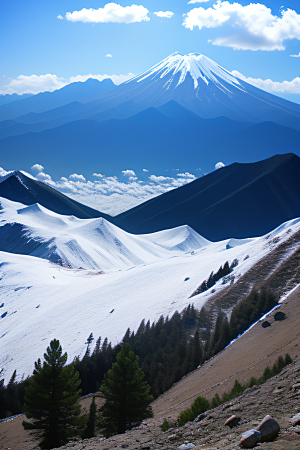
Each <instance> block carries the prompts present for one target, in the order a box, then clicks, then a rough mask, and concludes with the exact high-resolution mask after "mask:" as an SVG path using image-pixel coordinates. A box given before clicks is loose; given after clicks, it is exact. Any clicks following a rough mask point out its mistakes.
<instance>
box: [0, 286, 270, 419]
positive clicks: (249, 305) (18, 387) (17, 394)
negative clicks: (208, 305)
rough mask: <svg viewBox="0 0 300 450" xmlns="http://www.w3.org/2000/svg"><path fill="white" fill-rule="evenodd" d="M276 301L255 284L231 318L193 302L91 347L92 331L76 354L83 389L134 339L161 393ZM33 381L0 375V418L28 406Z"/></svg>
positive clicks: (93, 385)
mask: <svg viewBox="0 0 300 450" xmlns="http://www.w3.org/2000/svg"><path fill="white" fill-rule="evenodd" d="M276 304H277V297H276V296H275V295H274V294H273V293H272V292H271V291H269V290H265V289H261V290H260V291H257V290H255V289H253V290H252V291H251V292H250V294H249V295H248V296H247V297H246V298H244V299H243V300H242V301H241V302H240V303H239V304H238V305H236V306H235V307H234V308H233V310H232V313H231V317H230V319H229V320H228V317H227V315H226V314H225V313H224V312H223V311H219V313H218V316H217V318H216V319H215V321H214V320H213V318H212V316H211V314H210V312H209V311H207V310H206V309H205V308H204V307H203V308H202V309H201V310H200V311H198V310H196V309H195V307H194V305H193V304H192V305H189V306H188V307H187V308H186V309H185V310H184V311H183V312H182V313H179V312H177V311H176V312H175V313H174V314H173V316H172V317H171V318H169V317H166V318H164V317H163V316H161V317H160V319H159V320H158V321H157V322H153V323H152V324H151V323H150V321H148V322H145V320H143V321H142V322H141V324H140V326H139V327H138V329H137V331H136V332H134V331H131V330H130V329H128V330H127V331H126V333H125V335H124V337H123V339H122V342H121V343H120V344H117V345H115V346H112V345H111V343H109V342H108V340H107V338H105V339H104V340H103V342H102V340H101V338H100V337H99V338H98V339H97V341H96V345H95V348H94V350H93V351H92V352H91V351H90V344H91V342H92V340H93V339H92V335H90V336H89V338H88V347H87V351H86V353H85V355H84V357H83V358H82V359H80V358H79V357H76V358H75V359H74V361H73V362H72V366H73V367H74V370H75V371H77V372H78V373H79V380H80V385H79V388H80V389H81V392H82V395H85V394H89V393H93V392H96V391H97V390H98V389H99V387H100V385H101V383H102V382H103V380H104V377H105V374H106V373H107V372H108V370H109V369H111V367H112V364H113V363H115V362H116V359H117V354H118V353H119V352H120V350H121V347H122V344H130V346H131V348H132V350H133V352H134V353H135V354H136V355H137V356H138V357H139V366H140V368H141V369H142V371H143V372H144V374H145V380H146V382H147V383H148V384H149V386H150V395H152V396H153V397H154V398H157V397H158V396H159V395H161V394H162V393H163V392H165V391H166V390H168V389H169V388H170V387H171V386H172V385H173V384H174V383H176V382H177V381H179V380H180V379H181V378H182V377H183V376H184V375H186V374H187V373H189V372H191V371H193V370H195V369H196V368H197V367H198V366H199V365H201V364H203V363H204V362H205V361H206V360H208V359H209V358H211V357H212V356H214V355H215V354H217V353H218V352H219V351H221V350H223V349H224V348H225V347H226V346H227V345H228V344H229V343H230V341H231V340H232V339H235V338H236V337H237V336H239V335H240V334H241V333H243V332H244V331H245V330H246V329H247V328H248V327H249V326H250V325H251V324H252V323H253V322H255V321H256V320H258V319H259V318H260V317H261V316H262V315H263V314H264V313H265V312H267V311H269V310H270V309H271V308H273V306H275V305H276ZM0 376H1V372H0ZM0 378H1V377H0ZM28 383H29V379H26V380H23V381H22V382H19V383H17V382H16V372H14V374H13V376H12V377H11V380H10V381H9V383H8V385H7V386H5V384H4V379H0V418H4V417H8V416H11V415H15V414H19V413H21V412H22V411H23V404H24V393H25V388H26V386H28Z"/></svg>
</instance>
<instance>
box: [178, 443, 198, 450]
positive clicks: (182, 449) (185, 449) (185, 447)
mask: <svg viewBox="0 0 300 450" xmlns="http://www.w3.org/2000/svg"><path fill="white" fill-rule="evenodd" d="M194 447H195V444H192V443H191V442H188V443H187V444H182V445H181V446H180V447H179V449H180V450H189V449H190V448H194Z"/></svg>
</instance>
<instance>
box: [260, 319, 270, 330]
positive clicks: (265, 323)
mask: <svg viewBox="0 0 300 450" xmlns="http://www.w3.org/2000/svg"><path fill="white" fill-rule="evenodd" d="M261 326H262V327H263V328H268V327H270V326H271V324H270V322H268V321H267V320H265V321H264V322H263V323H262V324H261Z"/></svg>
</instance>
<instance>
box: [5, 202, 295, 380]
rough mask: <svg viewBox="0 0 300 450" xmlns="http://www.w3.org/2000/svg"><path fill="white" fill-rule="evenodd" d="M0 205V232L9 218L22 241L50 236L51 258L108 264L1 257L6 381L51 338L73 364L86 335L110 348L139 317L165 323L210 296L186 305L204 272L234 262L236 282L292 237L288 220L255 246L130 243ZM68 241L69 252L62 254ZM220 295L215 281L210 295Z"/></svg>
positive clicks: (38, 210)
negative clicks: (82, 265) (52, 244)
mask: <svg viewBox="0 0 300 450" xmlns="http://www.w3.org/2000/svg"><path fill="white" fill-rule="evenodd" d="M1 204H2V208H3V209H2V210H1V211H0V221H1V222H0V225H2V227H1V228H3V227H11V226H13V225H10V224H11V223H12V222H8V218H10V220H11V221H12V220H17V222H15V224H17V225H18V224H19V226H24V227H25V229H26V230H27V231H25V237H26V236H27V239H28V241H29V242H30V239H31V238H33V240H34V242H35V243H38V241H39V239H40V240H41V241H43V243H44V245H45V246H46V245H48V242H49V241H51V230H52V237H53V236H54V235H55V238H54V240H55V242H56V245H57V249H56V251H57V252H58V251H59V250H58V249H61V248H62V249H63V251H62V250H61V253H60V256H61V255H62V254H63V252H65V253H64V256H65V254H67V258H68V262H71V263H72V262H73V263H74V262H76V264H77V262H78V261H79V260H80V258H81V257H82V261H88V262H90V261H92V260H93V261H102V262H103V261H105V257H107V265H108V266H109V267H110V268H111V269H109V270H108V271H105V272H106V273H101V271H100V270H99V269H98V267H97V268H96V270H93V269H92V268H91V267H89V268H87V269H78V268H76V269H74V268H67V267H63V266H61V265H59V264H54V263H52V262H51V261H47V260H46V259H42V258H41V257H37V256H29V255H21V254H14V253H10V252H4V251H0V292H1V299H0V349H1V351H0V367H1V368H2V367H3V368H4V369H5V378H6V379H9V377H10V376H11V375H12V372H13V371H14V370H15V369H17V371H18V374H19V377H20V376H21V375H22V374H23V373H24V374H25V375H29V374H31V373H32V370H33V364H34V361H36V360H37V359H38V358H39V357H41V356H42V354H43V352H44V351H45V348H46V346H47V344H48V343H49V341H50V340H51V339H53V338H54V337H55V338H57V339H59V340H60V341H61V343H62V345H63V348H64V350H65V351H67V352H68V355H69V361H71V360H72V359H73V358H74V356H75V355H82V354H83V353H84V351H85V349H86V345H85V342H86V338H87V337H88V336H89V334H90V333H91V332H92V333H93V334H94V337H95V338H97V337H99V336H102V338H104V337H106V336H107V337H108V339H109V340H111V341H112V342H113V343H116V342H118V341H120V340H121V339H122V337H123V335H124V334H125V332H126V329H127V328H128V327H130V328H131V329H132V330H136V329H137V327H138V326H139V324H140V322H141V320H142V319H144V318H145V319H146V320H150V321H154V320H157V319H158V318H159V317H160V315H164V316H166V315H172V313H174V312H175V311H176V310H178V311H181V310H182V309H183V308H184V307H186V306H187V305H188V304H189V303H190V302H191V301H192V302H193V303H194V304H195V306H196V307H197V308H200V307H201V306H202V305H203V304H204V303H205V302H206V301H207V300H208V299H209V298H210V295H211V293H212V292H211V291H212V289H210V290H208V291H206V292H204V293H202V294H199V295H196V296H194V297H193V298H192V300H191V299H190V296H191V294H192V293H193V292H194V291H195V290H196V289H197V287H198V286H199V285H200V284H201V283H202V282H203V281H204V280H205V279H207V277H208V276H209V274H210V273H211V272H212V271H214V272H216V271H217V270H218V268H219V267H220V265H224V263H225V262H226V261H228V262H229V263H230V264H231V263H232V262H233V260H234V259H238V265H237V266H236V267H235V269H234V272H233V274H234V276H235V279H238V278H239V277H240V276H241V275H243V274H244V273H246V272H247V271H248V270H249V269H250V268H251V267H252V266H253V265H254V264H255V263H256V262H257V261H258V260H260V259H261V258H262V257H263V256H265V255H267V254H269V253H270V252H271V251H272V250H274V249H275V248H276V247H277V246H278V245H280V244H281V243H282V242H284V241H285V240H287V239H289V238H290V237H291V236H293V234H294V233H296V232H297V231H299V230H300V220H299V219H296V220H293V221H289V222H287V223H285V224H283V225H282V226H280V227H278V228H277V229H276V230H274V231H273V232H272V233H270V234H268V235H267V236H264V237H261V238H253V239H248V240H246V241H243V240H239V241H238V240H235V241H232V240H228V239H227V240H225V241H221V242H215V243H210V242H207V241H205V240H203V238H201V236H199V235H197V233H195V232H194V231H193V230H192V229H190V228H189V227H179V228H177V229H174V230H165V231H162V232H158V233H154V234H153V235H143V236H134V235H130V234H128V233H124V232H123V231H122V230H120V229H118V228H117V227H115V226H112V225H111V224H109V223H108V222H105V221H103V220H102V221H99V219H75V218H72V217H67V218H66V217H65V216H59V215H58V214H54V213H50V212H49V211H47V210H45V209H44V208H42V207H39V206H38V205H34V206H31V207H24V206H23V205H20V204H13V203H12V202H8V201H6V200H4V201H2V199H1ZM2 221H4V222H5V223H4V222H2ZM3 223H4V225H3ZM23 231H24V230H23ZM26 232H27V233H28V234H27V235H26ZM71 236H72V239H73V243H74V242H75V243H76V245H75V244H74V245H73V246H69V247H68V245H67V242H69V241H70V239H71ZM0 241H1V242H2V243H3V239H1V240H0ZM22 242H23V241H22ZM295 246H296V247H297V246H300V243H298V244H295ZM79 247H80V249H81V250H80V251H79V250H78V248H79ZM196 247H197V249H196ZM38 248H39V247H38ZM43 248H44V247H43ZM120 249H121V250H120ZM125 250H126V251H125ZM81 251H84V253H85V256H84V257H85V258H89V259H84V257H83V256H82V253H81ZM126 252H127V253H126ZM90 253H91V254H92V256H90ZM99 253H101V255H99ZM86 255H87V256H86ZM42 256H43V258H45V257H46V255H45V253H44V254H43V255H42ZM104 256H105V257H104ZM286 256H287V255H285V257H286ZM72 258H73V259H72ZM97 258H98V259H97ZM134 260H136V261H137V263H136V264H135V263H134ZM101 264H102V263H101ZM99 266H100V267H103V266H102V265H100V263H99ZM73 267H78V266H76V265H74V266H73ZM224 287H226V285H224V284H222V280H219V281H218V282H217V283H216V285H215V286H214V287H213V289H214V290H216V291H219V290H221V289H223V288H224Z"/></svg>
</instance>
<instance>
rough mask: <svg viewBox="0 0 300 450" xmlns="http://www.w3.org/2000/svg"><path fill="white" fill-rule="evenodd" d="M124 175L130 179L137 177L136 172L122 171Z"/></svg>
mask: <svg viewBox="0 0 300 450" xmlns="http://www.w3.org/2000/svg"><path fill="white" fill-rule="evenodd" d="M122 174H123V175H124V176H128V177H135V172H134V171H133V170H130V169H128V170H122Z"/></svg>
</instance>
